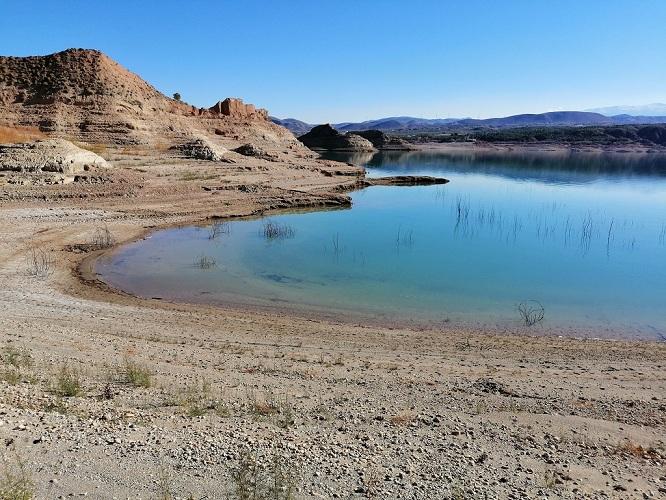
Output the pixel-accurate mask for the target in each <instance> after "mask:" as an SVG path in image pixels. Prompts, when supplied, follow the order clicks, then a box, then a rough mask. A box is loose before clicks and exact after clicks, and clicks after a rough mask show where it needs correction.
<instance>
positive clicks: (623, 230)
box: [97, 152, 666, 339]
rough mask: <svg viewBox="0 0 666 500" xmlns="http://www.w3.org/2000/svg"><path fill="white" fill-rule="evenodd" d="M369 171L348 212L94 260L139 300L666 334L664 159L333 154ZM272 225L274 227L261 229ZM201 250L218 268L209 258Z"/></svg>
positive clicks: (259, 222) (243, 225) (202, 231)
mask: <svg viewBox="0 0 666 500" xmlns="http://www.w3.org/2000/svg"><path fill="white" fill-rule="evenodd" d="M331 158H335V159H341V160H344V161H353V162H356V163H360V164H365V165H367V168H368V173H369V175H372V176H385V175H397V174H425V175H437V176H444V177H447V178H449V179H450V180H451V182H450V183H449V184H447V185H444V186H424V187H372V188H369V189H365V190H362V191H358V192H355V193H353V194H352V198H353V208H352V209H349V210H335V211H321V212H309V213H293V214H284V215H275V216H271V217H269V218H267V219H256V220H247V221H234V222H230V223H227V224H225V225H223V226H222V227H221V228H219V229H220V231H219V234H218V235H217V236H216V237H214V238H211V233H210V228H209V227H194V226H193V227H184V228H178V229H168V230H163V231H159V232H156V233H154V234H153V235H151V236H150V237H148V238H146V239H144V240H141V241H137V242H135V243H131V244H129V245H127V246H125V247H123V248H121V249H119V250H118V251H117V252H115V253H113V254H111V255H109V256H107V257H105V258H104V259H102V260H100V261H99V263H98V265H97V272H98V273H100V275H101V277H102V279H104V280H105V281H107V282H108V283H110V284H111V285H113V286H115V287H117V288H120V289H123V290H125V291H128V292H131V293H134V294H137V295H140V296H146V297H160V298H164V299H169V300H182V301H190V302H206V303H222V304H228V303H231V304H250V305H254V306H261V307H277V308H279V309H281V310H284V309H297V310H301V309H304V310H308V311H313V312H316V313H318V314H329V315H331V316H337V317H351V318H356V317H358V318H365V319H376V320H379V321H382V322H385V321H405V322H416V323H423V324H436V325H437V324H440V325H444V324H447V325H456V324H464V325H474V326H480V327H487V328H490V329H516V328H524V327H521V326H520V325H521V323H520V316H519V314H518V313H517V310H516V307H517V305H518V304H519V303H521V302H523V301H529V300H534V301H538V302H539V303H541V304H542V305H543V307H544V310H545V318H544V321H543V322H542V323H541V324H540V325H538V326H536V327H535V331H555V332H560V333H565V334H566V333H573V334H578V335H587V336H599V337H626V336H629V337H636V338H647V339H660V338H661V339H663V338H664V337H663V336H664V335H666V157H664V156H657V155H644V156H635V155H630V154H617V155H593V154H583V153H577V154H555V153H552V154H531V155H517V154H511V153H501V154H467V155H465V154H455V155H452V154H444V153H434V152H432V153H430V152H428V153H426V152H410V153H392V154H386V153H385V154H376V155H357V156H353V155H352V156H350V155H347V156H344V157H341V156H334V155H333V156H331ZM268 222H270V223H271V224H273V227H276V228H278V232H279V233H284V234H279V235H278V236H277V237H274V238H267V237H266V235H265V231H264V230H265V227H266V224H267V223H268ZM201 257H206V258H210V259H213V260H214V261H215V263H216V264H215V266H213V267H211V268H208V269H202V268H201V267H200V266H198V265H197V264H196V263H197V262H198V261H200V259H201Z"/></svg>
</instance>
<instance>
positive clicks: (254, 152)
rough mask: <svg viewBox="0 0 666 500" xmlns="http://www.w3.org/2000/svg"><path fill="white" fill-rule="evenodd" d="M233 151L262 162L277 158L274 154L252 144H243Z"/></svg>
mask: <svg viewBox="0 0 666 500" xmlns="http://www.w3.org/2000/svg"><path fill="white" fill-rule="evenodd" d="M234 151H235V152H236V153H238V154H241V155H243V156H251V157H253V158H261V159H263V160H268V161H273V160H276V159H277V157H276V156H275V155H274V154H271V153H268V152H266V151H264V150H263V149H261V148H260V147H258V146H256V145H255V144H252V143H247V144H243V145H242V146H240V147H237V148H236V149H234Z"/></svg>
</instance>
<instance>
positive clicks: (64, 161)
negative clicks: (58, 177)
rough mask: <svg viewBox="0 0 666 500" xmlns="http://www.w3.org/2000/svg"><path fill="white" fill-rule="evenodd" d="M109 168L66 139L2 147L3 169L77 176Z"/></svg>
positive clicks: (102, 160) (0, 148) (97, 156)
mask: <svg viewBox="0 0 666 500" xmlns="http://www.w3.org/2000/svg"><path fill="white" fill-rule="evenodd" d="M108 166H109V164H108V163H107V162H106V160H105V159H104V158H102V157H101V156H99V155H98V154H95V153H93V152H92V151H88V150H86V149H82V148H80V147H78V146H76V145H74V144H72V143H71V142H69V141H66V140H64V139H48V140H43V141H35V142H26V143H21V144H2V145H0V170H10V171H14V172H35V173H38V172H55V173H61V174H76V173H79V172H83V171H84V170H89V169H90V168H91V167H108Z"/></svg>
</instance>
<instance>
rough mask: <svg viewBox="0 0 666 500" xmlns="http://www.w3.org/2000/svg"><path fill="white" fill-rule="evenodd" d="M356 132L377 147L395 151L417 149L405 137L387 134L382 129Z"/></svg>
mask: <svg viewBox="0 0 666 500" xmlns="http://www.w3.org/2000/svg"><path fill="white" fill-rule="evenodd" d="M354 134H356V135H360V136H361V137H363V138H364V139H367V140H369V141H370V142H371V143H372V145H373V146H374V147H376V148H377V149H382V150H393V151H412V150H414V149H416V148H415V147H414V146H413V145H411V144H410V143H408V142H407V141H405V140H404V139H401V138H400V137H395V136H391V135H387V134H385V133H384V132H382V131H381V130H360V131H357V132H354Z"/></svg>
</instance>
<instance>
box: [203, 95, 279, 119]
mask: <svg viewBox="0 0 666 500" xmlns="http://www.w3.org/2000/svg"><path fill="white" fill-rule="evenodd" d="M208 110H209V111H211V112H212V113H217V114H221V115H225V116H231V117H233V118H244V119H248V120H268V111H266V110H265V109H257V108H255V107H254V105H253V104H244V103H243V100H242V99H236V98H234V97H227V98H226V99H225V100H224V101H218V102H217V103H216V104H215V106H213V107H211V108H208Z"/></svg>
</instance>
